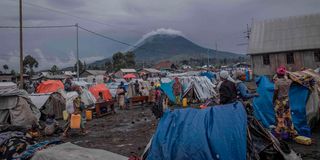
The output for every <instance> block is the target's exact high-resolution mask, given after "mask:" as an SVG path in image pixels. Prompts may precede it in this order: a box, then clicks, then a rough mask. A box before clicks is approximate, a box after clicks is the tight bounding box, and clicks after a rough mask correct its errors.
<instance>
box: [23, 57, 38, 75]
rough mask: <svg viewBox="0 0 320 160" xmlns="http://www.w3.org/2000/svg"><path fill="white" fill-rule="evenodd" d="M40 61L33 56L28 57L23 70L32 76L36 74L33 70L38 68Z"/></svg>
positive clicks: (25, 59)
mask: <svg viewBox="0 0 320 160" xmlns="http://www.w3.org/2000/svg"><path fill="white" fill-rule="evenodd" d="M38 65H39V63H38V61H37V60H36V59H35V58H33V57H32V56H31V55H27V56H26V57H24V59H23V69H24V72H25V73H29V75H30V76H32V75H33V74H34V71H33V68H38Z"/></svg>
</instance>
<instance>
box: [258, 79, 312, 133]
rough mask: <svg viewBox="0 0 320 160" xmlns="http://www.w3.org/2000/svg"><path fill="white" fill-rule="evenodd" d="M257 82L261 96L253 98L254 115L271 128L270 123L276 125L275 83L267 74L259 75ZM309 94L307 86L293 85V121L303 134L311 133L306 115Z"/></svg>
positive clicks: (290, 96)
mask: <svg viewBox="0 0 320 160" xmlns="http://www.w3.org/2000/svg"><path fill="white" fill-rule="evenodd" d="M256 83H257V85H258V88H257V92H258V93H259V95H260V96H259V97H256V98H254V99H253V108H254V115H255V117H256V118H257V119H258V120H259V121H260V122H261V123H262V124H263V125H264V127H266V128H269V126H270V125H275V113H274V106H273V104H272V98H273V92H274V84H273V83H272V82H270V80H269V79H268V78H267V77H265V76H261V77H258V78H257V79H256ZM308 96H309V90H308V89H307V88H306V87H303V86H301V85H298V84H293V85H291V87H290V91H289V101H290V102H289V103H290V108H291V115H292V121H293V124H294V126H295V129H296V130H297V131H298V133H299V134H301V135H310V128H309V126H308V124H307V117H306V103H307V100H308Z"/></svg>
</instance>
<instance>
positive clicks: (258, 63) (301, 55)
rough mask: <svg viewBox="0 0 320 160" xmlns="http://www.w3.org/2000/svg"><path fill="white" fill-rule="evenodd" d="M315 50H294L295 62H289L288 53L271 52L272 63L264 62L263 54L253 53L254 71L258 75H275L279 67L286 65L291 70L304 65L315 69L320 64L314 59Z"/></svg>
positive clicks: (298, 68)
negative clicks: (265, 63) (266, 63)
mask: <svg viewBox="0 0 320 160" xmlns="http://www.w3.org/2000/svg"><path fill="white" fill-rule="evenodd" d="M314 52H315V51H296V52H293V56H294V64H287V57H286V54H287V53H288V52H283V53H270V54H269V58H270V65H264V64H263V54H258V55H251V56H250V57H251V63H252V68H253V72H254V74H256V75H274V74H275V73H276V69H277V67H279V66H280V65H284V66H286V67H287V69H288V70H289V71H297V70H300V69H301V68H302V67H306V68H312V69H315V68H317V67H319V66H320V62H316V61H315V59H314Z"/></svg>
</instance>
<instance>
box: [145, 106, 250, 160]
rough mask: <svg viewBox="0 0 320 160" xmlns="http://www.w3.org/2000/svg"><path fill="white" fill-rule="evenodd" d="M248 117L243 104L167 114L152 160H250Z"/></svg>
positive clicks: (150, 157)
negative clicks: (248, 156)
mask: <svg viewBox="0 0 320 160" xmlns="http://www.w3.org/2000/svg"><path fill="white" fill-rule="evenodd" d="M246 128H247V115H246V111H245V110H244V106H243V105H242V103H239V102H236V103H233V104H228V105H223V106H214V107H208V108H207V109H202V110H200V109H192V108H188V109H177V110H174V111H173V112H170V111H168V110H167V111H166V112H165V113H164V116H163V117H162V118H161V120H160V122H159V124H158V128H157V130H156V133H155V135H154V137H153V139H152V144H151V148H150V150H149V152H148V156H147V159H148V160H158V159H166V160H173V159H175V160H184V159H197V160H201V159H203V160H207V159H221V160H244V159H246V137H247V132H246Z"/></svg>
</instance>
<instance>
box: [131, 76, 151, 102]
mask: <svg viewBox="0 0 320 160" xmlns="http://www.w3.org/2000/svg"><path fill="white" fill-rule="evenodd" d="M136 80H138V83H139V90H140V91H141V90H142V87H143V88H144V89H145V90H148V91H149V89H150V83H149V82H147V81H143V80H142V79H135V80H132V81H131V82H129V84H128V90H127V97H128V98H131V97H133V96H135V95H138V94H139V93H136V91H135V90H134V83H136Z"/></svg>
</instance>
